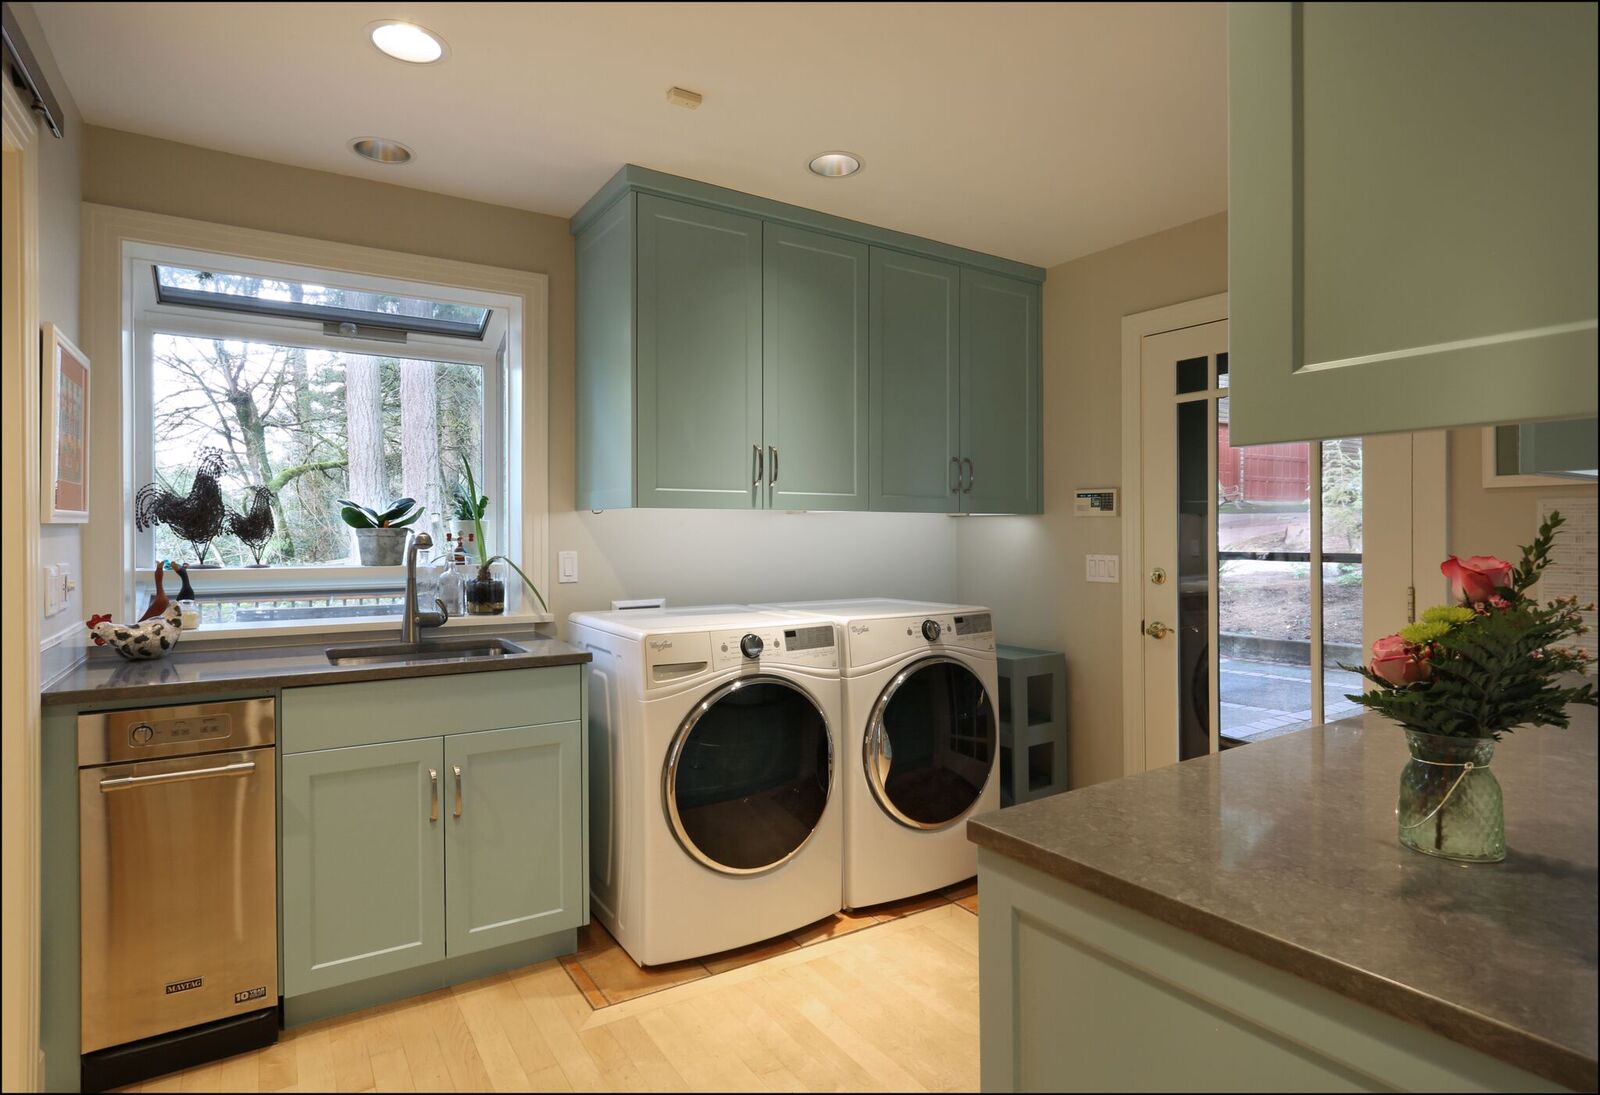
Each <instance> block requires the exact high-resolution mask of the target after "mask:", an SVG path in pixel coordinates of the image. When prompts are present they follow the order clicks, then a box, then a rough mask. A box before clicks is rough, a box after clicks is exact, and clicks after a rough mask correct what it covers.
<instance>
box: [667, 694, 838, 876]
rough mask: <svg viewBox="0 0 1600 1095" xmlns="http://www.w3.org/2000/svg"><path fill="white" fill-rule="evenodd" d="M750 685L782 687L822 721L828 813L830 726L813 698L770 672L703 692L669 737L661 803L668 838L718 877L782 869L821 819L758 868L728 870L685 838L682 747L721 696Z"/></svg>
mask: <svg viewBox="0 0 1600 1095" xmlns="http://www.w3.org/2000/svg"><path fill="white" fill-rule="evenodd" d="M753 684H776V685H781V686H782V687H784V688H787V689H789V690H790V691H791V692H795V693H798V694H799V695H800V696H801V697H802V698H804V699H805V701H806V702H807V703H809V704H810V705H811V706H812V708H813V709H814V710H815V711H816V713H817V717H818V718H819V719H821V720H822V732H823V736H824V737H825V738H826V739H827V742H828V792H827V794H826V795H825V796H824V797H823V800H822V814H823V816H826V814H827V812H828V805H829V803H831V802H832V801H833V784H834V779H833V727H832V726H830V725H829V724H828V713H827V712H826V711H824V710H823V709H822V705H821V704H820V703H818V702H817V701H816V698H815V697H813V696H812V695H811V693H810V692H807V691H806V690H805V689H804V688H802V687H800V686H799V685H798V684H795V683H794V682H793V681H790V680H786V679H784V678H783V677H779V676H776V675H774V674H771V673H758V674H755V675H752V676H749V677H740V678H739V679H737V680H732V681H729V682H728V683H727V684H725V685H723V686H722V687H720V688H718V689H716V690H715V691H712V692H709V693H707V694H706V695H705V696H703V697H702V698H701V700H700V702H699V703H697V704H695V705H694V709H693V710H692V711H690V712H689V714H688V715H687V716H685V718H684V720H683V722H682V723H680V724H679V725H678V733H677V735H676V736H674V737H673V739H672V745H671V746H670V747H669V748H668V749H667V763H666V764H664V765H663V766H662V768H661V801H662V804H663V806H664V807H665V808H666V813H667V827H668V828H669V829H671V830H672V837H673V839H674V840H676V841H677V842H678V847H680V848H682V849H683V850H684V851H685V852H686V853H688V855H689V857H690V858H691V859H693V860H694V861H695V862H696V863H698V864H700V865H701V866H702V867H705V868H706V869H707V870H712V871H715V872H717V873H718V874H727V875H744V876H748V875H758V874H766V873H768V872H769V871H775V870H777V869H778V868H779V867H782V866H783V865H784V864H785V863H788V862H789V861H790V860H792V859H793V858H794V857H795V856H797V855H799V854H800V853H801V852H802V851H803V850H804V849H805V847H806V845H808V844H810V843H811V839H812V837H814V836H816V835H817V829H818V828H820V827H821V825H822V817H818V819H817V824H816V825H813V826H812V827H811V831H810V832H809V833H807V834H806V838H805V839H804V840H802V841H801V842H800V843H799V844H796V845H795V846H794V848H792V849H791V850H790V851H789V853H788V854H787V855H785V856H783V858H781V859H776V860H773V861H772V862H771V863H768V864H766V865H765V866H761V867H730V866H728V865H727V864H726V863H722V862H720V861H718V860H715V859H713V858H711V857H710V856H708V855H706V854H705V853H704V852H702V851H701V850H700V848H699V846H698V845H696V844H695V842H694V840H693V838H691V837H690V836H689V833H688V831H687V830H685V829H684V826H683V817H682V816H681V815H680V814H679V813H678V779H677V776H678V765H679V764H680V763H681V762H682V760H683V747H684V745H685V744H687V743H688V741H689V735H690V734H693V733H694V728H695V727H696V726H698V725H699V723H700V720H701V719H702V718H703V717H704V716H705V713H706V712H707V711H710V710H711V709H712V708H713V707H715V706H716V705H717V704H718V703H719V702H721V701H722V700H723V699H724V698H725V697H727V696H731V695H732V694H733V693H735V692H737V691H739V690H740V689H741V688H748V687H750V686H751V685H753Z"/></svg>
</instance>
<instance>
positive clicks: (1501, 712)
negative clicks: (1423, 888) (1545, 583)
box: [1343, 512, 1596, 863]
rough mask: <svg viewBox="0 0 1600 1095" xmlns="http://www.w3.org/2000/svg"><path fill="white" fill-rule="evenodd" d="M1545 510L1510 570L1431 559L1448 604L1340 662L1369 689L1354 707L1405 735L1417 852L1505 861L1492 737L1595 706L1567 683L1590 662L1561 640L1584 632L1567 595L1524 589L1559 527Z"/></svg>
mask: <svg viewBox="0 0 1600 1095" xmlns="http://www.w3.org/2000/svg"><path fill="white" fill-rule="evenodd" d="M1563 523H1564V522H1563V519H1562V517H1561V514H1559V513H1554V512H1552V513H1551V514H1550V516H1549V517H1548V518H1547V519H1546V520H1545V522H1544V523H1543V524H1542V525H1541V526H1540V527H1539V535H1538V536H1537V537H1536V538H1535V539H1534V541H1533V543H1531V544H1529V545H1527V546H1526V547H1524V548H1523V549H1522V561H1521V563H1520V564H1517V565H1513V564H1511V563H1508V562H1506V561H1505V560H1504V559H1497V558H1495V557H1494V556H1492V555H1475V556H1473V557H1471V558H1470V559H1458V558H1457V557H1456V556H1454V555H1452V556H1450V558H1448V559H1446V560H1445V561H1444V562H1443V563H1442V564H1440V568H1439V569H1440V570H1441V571H1442V572H1443V573H1444V575H1445V577H1446V578H1448V579H1449V581H1450V598H1451V602H1452V603H1450V604H1446V605H1436V606H1435V607H1433V608H1430V609H1428V610H1427V611H1426V612H1424V613H1423V614H1422V618H1421V619H1420V620H1418V621H1417V622H1416V623H1413V624H1411V625H1410V626H1408V627H1405V628H1402V629H1401V630H1400V632H1399V633H1398V634H1395V635H1388V636H1385V637H1384V638H1381V639H1379V640H1378V641H1377V642H1375V643H1373V644H1372V660H1371V662H1370V663H1369V664H1367V665H1365V666H1359V667H1358V666H1344V667H1343V668H1345V669H1347V670H1350V671H1352V672H1357V673H1360V674H1361V675H1362V676H1363V677H1365V678H1366V679H1367V680H1369V681H1371V682H1372V683H1373V684H1374V685H1376V686H1377V687H1376V688H1375V689H1374V690H1372V691H1369V692H1366V693H1364V694H1362V695H1358V696H1350V697H1348V698H1349V699H1350V700H1352V701H1354V702H1355V703H1359V704H1361V705H1362V706H1364V707H1367V708H1370V709H1371V710H1373V711H1376V712H1378V713H1380V714H1383V715H1387V716H1388V717H1389V718H1391V719H1393V720H1394V721H1395V722H1397V723H1399V724H1400V726H1401V727H1402V728H1403V729H1404V730H1405V734H1406V744H1407V746H1408V747H1409V749H1410V751H1411V759H1410V760H1409V761H1408V762H1407V764H1406V767H1405V770H1404V771H1403V772H1402V773H1401V776H1400V802H1399V806H1398V808H1397V814H1398V816H1399V826H1400V843H1402V844H1404V845H1406V846H1407V847H1408V848H1413V849H1415V850H1416V851H1419V852H1425V853H1427V854H1428V855H1436V856H1442V857H1444V858H1446V859H1458V860H1464V861H1467V862H1479V863H1492V862H1498V861H1499V860H1502V859H1504V858H1505V854H1506V843H1505V813H1504V809H1503V804H1502V799H1501V791H1500V784H1499V781H1498V780H1496V779H1495V777H1494V772H1493V771H1492V770H1491V768H1490V764H1491V761H1492V760H1493V757H1494V747H1495V743H1496V742H1498V741H1499V740H1500V735H1501V734H1507V733H1510V732H1511V731H1512V730H1514V729H1515V728H1516V727H1518V726H1529V725H1533V726H1566V725H1567V724H1568V718H1567V707H1568V706H1569V705H1571V704H1587V705H1589V706H1591V707H1593V706H1595V704H1596V693H1595V688H1594V685H1592V684H1588V683H1584V684H1581V685H1578V684H1574V683H1573V682H1572V677H1571V675H1572V674H1577V673H1582V672H1584V671H1585V670H1586V669H1587V668H1588V666H1589V663H1590V661H1591V659H1590V656H1589V655H1588V654H1587V653H1586V652H1584V651H1582V650H1579V649H1577V648H1576V647H1573V646H1569V645H1566V644H1567V641H1568V640H1570V639H1572V638H1574V637H1575V636H1577V635H1580V634H1583V633H1584V631H1585V630H1586V629H1585V627H1584V623H1583V616H1582V614H1583V613H1584V612H1585V611H1593V610H1594V606H1593V605H1592V604H1591V605H1586V606H1580V605H1579V604H1578V599H1577V598H1576V597H1565V598H1560V599H1557V600H1553V601H1540V600H1539V598H1538V597H1537V596H1536V595H1535V593H1534V590H1533V587H1534V586H1535V585H1536V584H1537V583H1538V581H1539V575H1540V574H1541V573H1542V572H1543V571H1544V569H1545V567H1547V566H1548V565H1549V563H1550V549H1551V547H1552V545H1553V544H1554V543H1555V537H1556V532H1557V531H1558V530H1559V529H1560V528H1561V526H1562V524H1563Z"/></svg>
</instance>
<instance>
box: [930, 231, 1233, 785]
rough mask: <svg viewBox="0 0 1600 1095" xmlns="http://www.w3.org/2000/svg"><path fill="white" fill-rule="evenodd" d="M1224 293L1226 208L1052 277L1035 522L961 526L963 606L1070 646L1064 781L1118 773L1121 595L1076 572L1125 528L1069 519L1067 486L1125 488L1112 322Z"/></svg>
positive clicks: (1049, 642) (1029, 639)
mask: <svg viewBox="0 0 1600 1095" xmlns="http://www.w3.org/2000/svg"><path fill="white" fill-rule="evenodd" d="M1227 287H1228V238H1227V217H1226V216H1225V215H1223V214H1218V215H1217V216H1214V217H1207V218H1206V219H1204V220H1199V221H1195V222H1193V223H1191V224H1186V225H1181V226H1179V227H1177V228H1173V229H1170V230H1168V231H1166V232H1160V233H1157V234H1156V235H1153V236H1146V237H1144V238H1143V239H1137V240H1133V241H1132V242H1130V243H1125V244H1122V245H1121V246H1118V247H1114V248H1112V249H1110V250H1108V251H1101V252H1099V253H1098V254H1094V255H1087V256H1085V257H1084V258H1081V259H1075V260H1073V261H1072V262H1067V263H1063V264H1062V265H1060V266H1057V267H1054V268H1053V269H1051V270H1050V276H1049V280H1047V281H1046V282H1045V285H1044V514H1043V516H1041V517H982V518H970V519H967V520H964V521H962V522H960V537H959V543H958V548H957V555H958V559H959V566H960V579H959V595H960V598H961V599H962V600H963V601H972V602H976V603H979V604H986V605H988V606H990V607H991V608H993V609H994V610H995V619H996V624H997V626H998V628H999V631H1000V639H1001V641H1002V642H1007V643H1016V644H1020V645H1023V646H1038V647H1045V648H1047V649H1051V650H1061V651H1065V652H1066V655H1067V706H1068V709H1069V718H1070V720H1071V727H1072V782H1073V785H1074V786H1080V787H1081V786H1083V785H1084V784H1088V783H1095V782H1098V781H1100V780H1104V779H1112V778H1115V777H1117V776H1120V775H1121V774H1122V646H1121V640H1120V637H1119V636H1120V628H1121V611H1122V587H1121V586H1119V585H1106V584H1090V583H1088V582H1086V581H1084V577H1083V574H1084V559H1083V557H1084V556H1085V555H1086V554H1091V553H1094V554H1099V553H1104V554H1109V555H1118V554H1120V553H1121V551H1122V540H1121V537H1122V527H1121V521H1120V520H1105V519H1102V518H1080V517H1073V516H1072V515H1071V505H1072V499H1071V495H1072V491H1073V490H1074V489H1075V488H1078V487H1101V486H1113V487H1114V486H1120V485H1121V482H1122V466H1121V465H1122V455H1121V454H1122V427H1121V414H1122V406H1121V404H1122V399H1121V383H1122V381H1121V377H1122V317H1123V316H1125V315H1129V314H1131V313H1133V312H1144V311H1148V310H1150V309H1152V308H1160V307H1163V306H1165V305H1168V304H1177V303H1179V302H1181V301H1185V300H1193V299H1195V298H1196V297H1204V296H1209V295H1211V294H1212V293H1220V292H1222V291H1224V290H1225V289H1227ZM1123 580H1124V581H1127V580H1129V576H1128V575H1123Z"/></svg>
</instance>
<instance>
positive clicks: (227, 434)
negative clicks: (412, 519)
mask: <svg viewBox="0 0 1600 1095" xmlns="http://www.w3.org/2000/svg"><path fill="white" fill-rule="evenodd" d="M130 263H131V265H130V268H129V270H128V282H127V284H128V287H129V290H130V297H131V304H132V308H133V332H134V351H135V353H134V377H133V379H134V399H133V401H132V402H133V408H134V409H133V422H132V426H133V430H132V452H131V453H130V455H131V457H132V468H133V478H134V480H135V482H134V486H135V487H142V486H144V485H145V484H150V491H149V492H148V496H149V497H151V498H153V499H159V500H160V502H161V505H160V506H157V507H151V508H152V509H155V508H163V509H164V510H165V513H166V515H167V518H168V519H164V520H160V521H158V522H156V523H155V524H154V525H153V527H147V528H144V529H136V530H135V532H134V538H133V547H134V569H135V571H136V572H138V580H139V584H148V583H149V581H150V579H149V574H150V571H151V569H152V568H153V566H154V564H155V563H156V561H157V560H161V559H173V560H178V561H182V562H188V563H190V564H191V571H190V575H191V579H192V581H193V582H194V585H195V587H196V590H197V591H198V592H199V593H200V594H201V603H202V624H203V626H215V625H219V624H223V625H226V624H244V623H270V622H292V621H304V620H308V619H323V620H325V619H346V618H351V617H366V616H385V615H397V614H398V612H399V601H400V596H399V595H400V593H401V591H402V589H403V582H404V577H403V574H402V573H401V572H400V570H399V568H396V567H373V568H367V567H362V566H359V565H358V560H357V558H356V553H355V546H354V538H353V536H352V535H351V532H350V529H349V528H348V527H347V526H346V525H345V524H344V523H343V521H342V520H341V519H340V516H339V509H340V505H339V503H340V500H341V499H353V500H355V501H357V502H360V503H363V504H366V505H369V506H372V507H374V508H381V507H382V506H383V505H385V504H386V503H387V502H389V501H390V500H391V499H394V498H399V497H401V496H408V497H413V498H415V499H417V500H418V501H419V502H420V503H421V504H422V506H423V510H424V513H423V516H422V517H421V518H420V519H419V520H418V521H417V522H416V523H415V524H414V525H413V526H412V527H413V528H416V529H419V530H426V531H429V532H430V533H431V534H432V536H433V539H434V542H435V544H436V545H438V546H439V548H440V549H442V545H443V543H444V536H445V533H446V532H447V531H448V529H449V524H448V522H449V521H450V520H451V518H452V516H453V511H452V502H453V498H454V495H455V494H456V492H457V490H458V489H462V488H463V487H464V475H463V469H464V463H465V462H468V461H470V463H471V466H472V470H473V474H474V475H475V476H476V477H477V478H478V480H479V488H480V492H481V493H482V494H485V495H487V496H488V497H489V499H490V504H489V508H488V511H487V513H486V515H485V524H486V529H485V531H486V538H487V539H488V540H489V546H490V548H491V550H492V551H495V552H505V553H507V554H511V555H512V556H513V557H514V558H516V557H517V556H518V549H519V544H518V543H517V542H516V540H517V539H518V538H519V537H520V532H521V524H522V523H521V521H520V520H519V510H520V505H519V499H517V498H516V496H515V493H514V492H513V491H511V490H508V487H509V486H511V485H512V484H511V483H509V482H508V476H507V475H506V474H505V473H506V469H507V468H508V467H510V466H511V462H510V461H509V460H508V458H507V456H508V453H509V452H511V451H514V450H513V448H512V446H511V443H512V442H513V441H514V440H515V437H514V435H515V434H516V432H517V430H516V426H517V422H516V417H517V416H515V415H512V414H510V413H509V410H508V401H507V399H506V395H505V393H506V392H507V390H508V387H509V384H508V377H507V353H508V343H509V338H508V333H509V324H510V319H511V315H512V313H513V312H514V311H515V310H516V308H517V306H518V304H519V303H520V302H519V301H517V300H515V299H510V298H504V297H499V296H497V295H496V294H490V293H464V292H460V291H454V290H451V289H448V288H446V287H441V286H427V285H414V284H407V283H398V282H392V281H389V280H388V279H379V278H354V277H345V276H341V275H336V274H334V273H333V272H331V271H319V270H313V269H307V268H295V267H289V266H284V265H280V264H274V263H259V264H253V263H247V262H241V260H239V259H237V258H232V257H223V256H217V255H203V254H198V253H194V252H177V251H167V250H164V249H163V250H162V251H161V252H160V253H159V254H155V253H153V252H151V253H146V254H144V255H142V256H138V257H134V258H132V259H131V260H130ZM206 474H213V475H214V476H215V479H216V482H217V485H218V487H219V488H220V495H221V502H222V505H223V506H224V507H225V510H226V514H227V517H228V520H227V521H225V523H224V524H223V526H222V528H221V529H220V531H218V532H217V533H216V535H215V536H214V538H212V539H209V540H207V539H206V538H205V537H206V535H207V533H208V532H209V530H210V529H211V528H214V527H215V521H214V520H211V521H204V520H202V521H198V522H191V523H190V524H189V525H185V523H184V521H183V520H182V519H176V520H174V519H171V517H172V515H173V514H175V513H180V512H181V511H182V510H183V508H184V503H186V502H190V501H200V500H201V499H202V498H203V496H204V495H205V493H206V487H205V485H204V482H202V484H201V485H200V486H199V487H197V485H196V478H197V476H203V475H206ZM199 508H204V507H199ZM252 521H254V523H255V526H256V527H255V528H254V529H252V527H251V524H252ZM268 524H270V527H271V533H270V536H269V537H268V538H267V539H266V540H265V542H258V541H259V533H260V531H261V529H262V528H263V527H265V526H266V525H268ZM258 551H259V555H258ZM193 564H199V565H198V566H196V565H193ZM143 596H144V591H143V590H138V591H136V602H137V601H140V600H142V598H143Z"/></svg>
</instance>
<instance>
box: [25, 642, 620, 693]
mask: <svg viewBox="0 0 1600 1095" xmlns="http://www.w3.org/2000/svg"><path fill="white" fill-rule="evenodd" d="M449 637H450V638H456V637H457V635H456V633H454V632H452V633H451V635H450V636H449ZM491 637H492V638H505V639H509V640H510V641H511V642H514V643H516V644H517V645H518V646H520V647H522V648H523V649H524V650H526V651H527V653H525V654H503V655H501V656H499V657H492V658H485V657H461V658H448V659H440V658H418V659H415V660H407V661H394V662H385V663H382V664H378V665H333V664H332V663H330V662H329V661H328V656H327V652H326V651H327V648H328V647H330V646H349V645H354V644H368V643H373V642H374V641H375V640H373V639H372V638H371V637H369V636H350V635H338V636H329V637H328V639H327V641H326V642H316V643H306V644H304V645H297V646H246V645H243V644H237V645H236V644H231V643H217V644H215V645H210V646H201V645H199V644H192V645H190V646H187V647H185V646H181V645H180V646H179V647H178V648H177V649H175V650H173V651H172V653H170V654H168V655H167V656H166V657H165V658H157V659H154V660H152V661H142V662H133V661H127V660H125V659H123V658H121V657H119V656H118V655H116V654H115V653H112V652H111V651H109V650H96V651H92V652H91V653H90V654H89V656H88V657H87V658H86V659H84V660H83V661H82V662H80V663H79V664H78V665H76V666H74V667H73V668H72V669H69V670H68V671H67V672H66V673H64V674H62V676H60V677H59V678H57V679H56V680H55V681H52V682H51V684H50V685H49V687H47V688H45V689H44V691H43V693H42V694H41V700H42V702H43V703H45V704H46V705H49V704H74V705H77V706H84V705H91V704H97V703H124V702H126V701H128V700H145V699H149V700H163V701H164V700H171V699H181V698H183V697H186V696H198V695H203V694H207V693H216V692H232V691H247V690H251V689H268V688H295V687H301V686H304V685H314V684H347V683H351V682H355V681H382V680H395V679H398V678H409V677H437V676H445V675H448V674H452V673H486V672H494V671H497V670H507V669H537V668H541V667H544V666H552V665H581V664H583V663H584V662H587V661H589V660H590V659H591V658H592V655H591V654H590V653H589V652H588V651H586V650H579V649H578V648H577V647H575V646H570V645H568V644H567V643H564V642H562V641H560V640H559V639H551V638H548V637H546V636H543V635H540V634H538V633H536V632H512V631H505V632H495V633H493V635H492V636H491V635H489V634H484V635H483V638H485V640H487V639H489V638H491ZM376 641H378V642H381V641H382V640H376ZM425 641H426V640H425Z"/></svg>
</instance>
